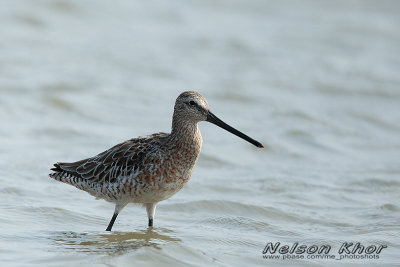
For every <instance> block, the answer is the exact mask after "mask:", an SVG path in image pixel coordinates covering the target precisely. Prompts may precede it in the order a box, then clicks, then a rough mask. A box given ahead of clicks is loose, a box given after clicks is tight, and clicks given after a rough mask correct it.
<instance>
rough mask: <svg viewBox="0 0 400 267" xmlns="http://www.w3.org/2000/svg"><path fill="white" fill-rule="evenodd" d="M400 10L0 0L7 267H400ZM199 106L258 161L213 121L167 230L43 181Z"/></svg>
mask: <svg viewBox="0 0 400 267" xmlns="http://www.w3.org/2000/svg"><path fill="white" fill-rule="evenodd" d="M399 14H400V3H399V2H398V1H347V0H346V1H345V0H342V1H263V0H253V1H246V0H234V1H227V0H217V1H216V0H205V1H193V0H189V1H182V0H178V1H156V0H150V1H129V0H121V1H104V0H96V1H78V0H54V1H51V0H36V1H29V0H18V1H11V0H10V1H7V0H6V1H4V0H3V1H2V2H1V8H0V121H1V127H0V137H1V138H0V199H1V200H0V227H1V233H0V262H1V266H78V265H80V266H88V265H92V266H128V265H130V266H133V265H134V266H155V265H156V264H157V265H159V264H163V265H169V266H179V265H181V266H191V265H193V266H205V265H209V264H214V265H217V266H219V265H220V266H244V264H246V265H267V264H278V263H283V264H287V265H297V266H300V265H314V266H319V265H321V266H322V265H326V264H338V262H337V261H330V260H312V259H305V260H297V261H295V260H286V261H282V260H266V259H263V258H262V250H263V248H264V246H265V245H266V243H267V242H278V241H279V242H281V243H285V244H292V243H293V242H299V243H302V244H308V245H312V244H330V245H332V246H333V248H334V250H337V248H338V247H339V246H340V244H341V243H342V242H345V241H347V242H361V243H362V244H365V245H368V244H376V245H377V244H386V245H387V246H388V248H387V249H386V250H383V252H382V253H381V255H380V259H379V260H349V259H348V260H342V261H341V262H340V263H341V264H348V265H352V264H379V265H383V264H390V265H396V264H400V258H399V254H400V227H399V222H400V198H399V195H400V181H399V176H400V164H399V163H400V125H399V122H400V88H399V86H400V75H399V74H400V57H399V55H400V30H399V29H400V16H399ZM185 90H195V91H199V92H200V93H202V94H203V95H204V96H205V97H206V98H207V99H208V102H209V104H210V106H211V109H212V111H213V112H214V113H215V114H216V115H218V116H219V117H221V118H222V119H224V120H225V121H226V122H227V123H229V124H231V125H232V126H234V127H237V128H238V129H240V130H242V131H243V132H245V133H247V134H248V135H250V136H252V137H254V138H255V139H258V140H260V141H262V143H263V144H264V145H265V149H263V150H260V149H257V148H255V147H253V146H252V145H250V144H248V143H246V142H244V141H243V140H241V139H239V138H237V137H235V136H233V135H231V134H229V133H227V132H224V131H223V130H221V129H220V128H217V127H216V126H214V125H211V124H208V123H205V122H204V123H200V129H201V131H202V135H203V140H204V142H203V149H202V153H201V155H200V159H199V161H198V164H197V166H196V169H195V172H194V174H193V176H192V179H191V180H190V182H189V183H188V184H187V185H186V186H185V187H184V189H183V190H182V191H181V192H179V193H178V194H177V195H175V196H174V197H172V198H171V199H169V200H167V201H164V202H161V203H160V204H159V206H158V210H157V214H156V219H155V228H154V229H153V230H147V227H146V223H147V218H146V213H145V210H144V209H142V208H141V207H139V206H133V205H132V206H128V207H127V208H125V209H124V210H123V212H122V213H121V215H120V216H119V218H118V220H117V222H116V224H115V226H114V229H113V230H115V232H113V233H106V232H104V229H105V227H106V226H107V224H108V222H109V219H110V218H111V215H112V212H113V208H114V206H113V204H111V203H107V202H105V201H96V200H95V199H94V198H93V197H91V196H90V195H89V194H87V193H85V192H83V191H79V190H77V189H76V188H73V187H72V186H69V185H66V184H62V183H59V182H56V181H53V180H51V179H50V178H48V176H47V174H48V173H49V168H50V167H51V165H52V164H53V163H54V162H56V161H75V160H80V159H82V158H86V157H89V156H94V155H95V154H97V153H99V152H102V151H103V150H105V149H107V148H109V147H111V146H112V145H114V144H117V143H119V142H122V141H124V140H127V139H129V138H132V137H136V136H139V135H146V134H150V133H153V132H159V131H169V129H170V124H171V116H172V111H173V105H174V102H175V99H176V97H177V96H178V95H179V93H181V92H182V91H185Z"/></svg>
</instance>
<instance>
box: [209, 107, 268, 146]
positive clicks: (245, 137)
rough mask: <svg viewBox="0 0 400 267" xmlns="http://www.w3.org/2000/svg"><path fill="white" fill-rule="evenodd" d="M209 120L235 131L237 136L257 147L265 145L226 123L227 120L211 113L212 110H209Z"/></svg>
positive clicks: (232, 131)
mask: <svg viewBox="0 0 400 267" xmlns="http://www.w3.org/2000/svg"><path fill="white" fill-rule="evenodd" d="M207 121H208V122H211V123H213V124H215V125H217V126H219V127H221V128H223V129H225V130H227V131H228V132H231V133H233V134H234V135H236V136H239V137H240V138H242V139H244V140H246V141H247V142H250V143H252V144H253V145H255V146H256V147H264V146H263V145H262V144H261V143H260V142H258V141H256V140H254V139H253V138H251V137H249V136H247V135H245V134H244V133H242V132H240V131H238V130H236V129H235V128H232V127H231V126H229V125H228V124H226V123H225V122H223V121H221V120H220V119H218V117H217V116H215V115H214V114H213V113H211V111H209V112H208V115H207Z"/></svg>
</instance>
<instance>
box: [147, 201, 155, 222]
mask: <svg viewBox="0 0 400 267" xmlns="http://www.w3.org/2000/svg"><path fill="white" fill-rule="evenodd" d="M156 205H157V203H146V211H147V217H148V218H149V227H153V219H154V214H155V213H156Z"/></svg>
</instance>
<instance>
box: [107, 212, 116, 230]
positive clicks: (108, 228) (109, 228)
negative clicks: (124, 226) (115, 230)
mask: <svg viewBox="0 0 400 267" xmlns="http://www.w3.org/2000/svg"><path fill="white" fill-rule="evenodd" d="M117 216H118V213H114V215H113V216H112V218H111V221H110V223H109V224H108V227H107V229H106V231H111V229H112V227H113V225H114V222H115V219H117Z"/></svg>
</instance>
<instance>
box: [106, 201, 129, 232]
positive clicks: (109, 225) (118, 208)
mask: <svg viewBox="0 0 400 267" xmlns="http://www.w3.org/2000/svg"><path fill="white" fill-rule="evenodd" d="M126 204H127V203H117V204H115V211H114V215H113V216H112V218H111V221H110V223H109V224H108V226H107V229H106V231H111V229H112V227H113V225H114V222H115V219H117V216H118V214H119V212H120V211H121V210H122V209H123V208H124V207H125V206H126Z"/></svg>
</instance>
